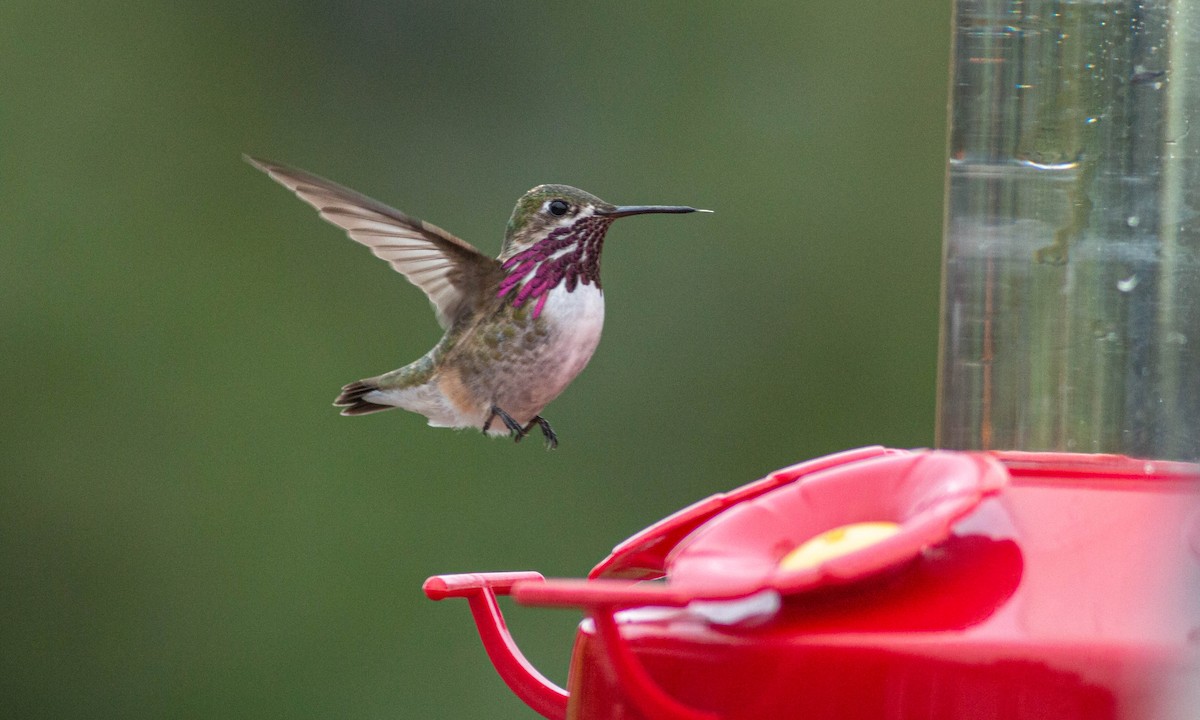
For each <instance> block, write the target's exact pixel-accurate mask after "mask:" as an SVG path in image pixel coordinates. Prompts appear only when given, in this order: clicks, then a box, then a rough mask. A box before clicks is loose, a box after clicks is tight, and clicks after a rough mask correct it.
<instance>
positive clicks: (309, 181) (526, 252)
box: [245, 156, 711, 448]
mask: <svg viewBox="0 0 1200 720" xmlns="http://www.w3.org/2000/svg"><path fill="white" fill-rule="evenodd" d="M245 160H246V161H247V162H249V163H250V164H251V165H253V166H254V167H256V168H258V169H259V170H262V171H263V172H265V173H267V174H268V175H270V176H271V178H273V179H274V180H276V181H277V182H279V183H280V184H282V185H284V186H285V187H287V188H288V189H289V190H291V191H292V192H294V193H296V195H297V196H298V197H299V198H300V199H301V200H303V201H304V202H306V203H308V204H309V205H312V206H313V207H314V208H316V209H317V211H318V212H319V213H320V215H321V217H322V218H324V219H325V220H326V221H328V222H330V223H332V224H334V225H337V226H338V227H341V228H342V229H344V230H345V231H346V232H347V234H348V235H349V236H350V237H351V238H352V239H354V240H356V241H358V242H360V243H362V244H363V245H366V246H367V247H369V248H370V249H371V252H373V253H374V254H375V255H376V256H378V257H380V258H382V259H384V260H387V261H388V262H389V263H391V265H392V267H393V268H394V269H395V270H396V271H397V272H399V273H400V274H402V275H404V276H405V277H407V278H408V279H409V280H410V281H411V282H412V283H413V284H415V285H416V286H417V287H419V288H421V290H423V291H425V294H426V295H428V296H429V300H430V302H431V303H432V304H433V308H434V312H435V313H436V314H437V319H438V322H439V323H440V324H441V326H442V327H443V328H444V329H445V330H446V333H445V335H444V336H443V337H442V339H441V340H440V341H439V342H438V344H437V345H435V346H434V347H433V349H432V350H430V351H429V352H427V353H425V355H424V356H423V357H421V358H420V359H419V360H416V361H414V362H412V363H409V364H408V365H405V366H404V367H402V368H400V369H398V370H393V371H391V372H388V373H384V374H382V375H377V376H375V377H370V378H365V379H363V380H357V381H355V382H352V383H350V384H349V385H346V386H344V387H343V388H342V392H341V394H340V395H338V397H337V399H336V400H334V401H333V404H334V405H335V406H338V407H341V408H342V415H365V414H367V413H373V412H378V411H380V410H390V409H391V408H393V407H400V408H404V409H405V410H410V411H412V412H416V413H420V414H422V415H424V416H425V417H426V418H428V419H429V424H430V425H431V426H433V427H452V428H465V427H477V428H481V429H482V430H483V432H484V433H486V434H491V435H508V434H511V435H513V436H514V438H515V440H516V441H517V442H520V441H521V438H523V437H525V435H526V434H527V433H529V431H530V430H532V429H533V426H534V425H537V426H538V427H539V428H541V431H542V434H543V435H544V436H545V439H546V445H547V447H549V448H554V447H556V446H557V445H558V436H557V435H555V433H554V430H553V429H552V428H551V427H550V423H548V422H547V421H546V419H545V418H544V417H542V416H541V414H540V413H541V412H542V409H543V408H545V407H546V405H547V404H549V403H550V401H551V400H553V399H554V398H556V397H558V395H559V393H561V392H562V391H563V390H564V389H565V388H566V387H567V385H568V384H570V382H571V381H572V380H574V379H575V376H576V375H578V374H579V372H580V371H581V370H583V368H584V366H585V365H587V362H588V360H589V359H590V358H591V357H592V352H593V351H595V349H596V344H597V343H598V342H599V341H600V330H601V326H602V325H603V323H604V296H603V294H602V293H601V290H600V251H601V249H602V248H603V245H604V235H605V233H606V232H608V227H609V225H611V224H612V221H613V220H616V219H617V218H621V217H626V216H629V215H643V214H646V213H690V212H711V211H709V210H699V211H697V210H696V208H691V207H682V206H676V205H612V204H610V203H607V202H604V201H603V200H601V199H600V198H598V197H596V196H595V195H592V194H590V193H586V192H584V191H583V190H579V189H577V188H573V187H570V186H567V185H539V186H538V187H535V188H533V189H532V190H530V191H529V192H527V193H525V194H524V195H523V196H521V199H520V200H518V201H517V206H516V207H515V208H514V209H513V213H512V217H510V218H509V220H508V228H507V230H506V232H505V234H504V244H503V246H502V247H501V249H500V256H499V257H497V258H495V259H493V258H490V257H488V256H486V255H484V254H483V253H481V252H480V251H479V250H477V249H475V248H474V247H473V246H472V245H470V244H468V243H466V242H464V241H463V240H460V239H458V238H457V237H455V236H453V235H451V234H450V233H448V232H446V231H445V230H442V229H441V228H439V227H435V226H434V225H430V224H429V223H427V222H424V221H422V220H418V219H417V218H414V217H411V216H409V215H406V214H404V213H402V212H400V211H399V210H395V209H393V208H391V207H388V206H387V205H384V204H383V203H380V202H377V201H375V200H372V199H371V198H368V197H366V196H365V195H361V194H359V193H357V192H355V191H353V190H350V189H349V188H346V187H343V186H341V185H338V184H336V183H333V182H330V181H329V180H326V179H324V178H321V177H318V176H316V175H313V174H311V173H308V172H305V171H303V170H297V169H295V168H290V167H287V166H286V165H280V164H277V163H273V162H269V161H266V160H259V159H256V158H252V157H249V156H245ZM497 421H499V422H497Z"/></svg>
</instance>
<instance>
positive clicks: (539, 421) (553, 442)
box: [517, 415, 558, 450]
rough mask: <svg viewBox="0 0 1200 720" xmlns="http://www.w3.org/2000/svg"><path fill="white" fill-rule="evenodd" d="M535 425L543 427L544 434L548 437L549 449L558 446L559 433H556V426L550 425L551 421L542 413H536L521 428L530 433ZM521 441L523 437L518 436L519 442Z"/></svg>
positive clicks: (547, 444) (547, 445) (547, 447)
mask: <svg viewBox="0 0 1200 720" xmlns="http://www.w3.org/2000/svg"><path fill="white" fill-rule="evenodd" d="M534 425H537V426H538V427H540V428H541V429H542V435H543V436H545V438H546V449H547V450H553V449H554V448H556V447H558V435H556V434H555V433H554V428H552V427H550V422H549V421H548V420H546V418H544V417H542V416H541V415H534V416H533V419H532V420H530V421H529V424H528V425H526V426H525V427H523V428H521V430H522V431H524V433H526V434H528V433H529V431H530V430H532V429H533V426H534ZM520 441H521V438H519V437H518V438H517V442H520Z"/></svg>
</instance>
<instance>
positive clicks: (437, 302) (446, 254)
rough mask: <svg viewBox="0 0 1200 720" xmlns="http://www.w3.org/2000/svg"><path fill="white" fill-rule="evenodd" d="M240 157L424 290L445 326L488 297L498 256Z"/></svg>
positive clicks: (349, 194)
mask: <svg viewBox="0 0 1200 720" xmlns="http://www.w3.org/2000/svg"><path fill="white" fill-rule="evenodd" d="M243 157H244V158H245V160H246V162H248V163H250V164H251V165H253V166H254V167H256V168H258V169H259V170H262V171H263V172H265V173H266V174H267V175H270V176H271V178H272V179H274V180H275V181H277V182H279V183H280V184H282V185H284V186H285V187H287V188H288V189H289V190H291V191H292V192H294V193H296V195H297V196H298V197H299V198H300V199H301V200H303V201H304V202H306V203H308V204H309V205H312V206H313V207H315V208H316V209H317V211H318V212H319V213H320V214H321V217H322V218H324V219H325V220H326V221H328V222H330V223H333V224H334V225H337V226H338V227H340V228H342V229H344V230H345V231H346V233H347V234H348V235H349V236H350V237H351V238H353V239H354V240H357V241H358V242H360V243H362V244H363V245H366V246H367V247H369V248H371V252H373V253H375V255H377V256H378V257H381V258H383V259H384V260H387V261H388V262H389V263H391V264H392V267H393V268H395V269H396V271H397V272H399V273H400V274H402V275H404V277H406V278H408V279H409V280H411V281H412V282H413V284H414V285H416V286H417V287H419V288H421V289H422V290H424V291H425V294H426V295H428V296H429V300H430V302H432V303H433V307H434V310H435V311H436V312H437V319H438V322H439V323H441V325H442V327H443V328H448V327H450V326H451V325H452V324H453V323H454V321H455V320H456V319H458V317H459V316H460V315H462V314H463V313H464V312H466V311H469V310H471V309H472V308H473V307H474V306H475V304H476V303H478V302H481V301H484V300H486V299H487V298H483V297H480V295H481V290H482V288H488V287H495V285H496V283H497V282H499V279H500V277H501V276H503V270H501V269H500V263H499V262H498V261H497V260H495V259H494V258H490V257H488V256H487V255H484V254H483V253H481V252H479V250H477V249H475V247H474V246H472V245H471V244H470V243H467V242H465V241H463V240H460V239H458V238H457V237H455V236H453V235H451V234H450V233H448V232H446V231H445V230H443V229H441V228H439V227H437V226H435V225H430V224H429V223H427V222H425V221H423V220H418V219H417V218H415V217H410V216H408V215H405V214H404V213H402V212H400V211H399V210H396V209H395V208H391V207H388V206H387V205H384V204H383V203H381V202H378V201H376V200H372V199H371V198H369V197H367V196H366V195H363V194H361V193H357V192H355V191H353V190H351V189H350V188H347V187H343V186H341V185H338V184H337V183H335V182H331V181H329V180H326V179H325V178H323V177H319V176H317V175H313V174H312V173H308V172H305V171H303V170H297V169H296V168H291V167H288V166H286V165H280V164H278V163H274V162H270V161H268V160H259V159H257V158H252V157H250V156H249V155H245V156H243Z"/></svg>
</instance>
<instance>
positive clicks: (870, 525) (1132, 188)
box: [424, 0, 1200, 720]
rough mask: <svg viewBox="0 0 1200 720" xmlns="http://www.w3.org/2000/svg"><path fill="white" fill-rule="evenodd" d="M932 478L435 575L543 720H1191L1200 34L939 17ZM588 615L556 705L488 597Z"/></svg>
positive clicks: (828, 460)
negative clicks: (546, 574)
mask: <svg viewBox="0 0 1200 720" xmlns="http://www.w3.org/2000/svg"><path fill="white" fill-rule="evenodd" d="M954 29H955V31H954V62H953V68H952V75H951V80H952V82H951V116H950V124H951V128H950V147H949V163H948V172H947V208H946V225H945V228H946V233H945V238H944V261H943V293H942V336H941V349H940V366H939V385H938V398H937V407H938V427H937V431H936V437H937V444H938V449H933V450H900V449H889V448H884V447H878V446H873V447H864V448H860V449H857V450H850V451H846V452H842V453H837V454H834V455H830V456H827V457H823V458H819V459H815V460H809V461H806V462H802V463H799V464H797V465H794V466H791V467H788V468H784V469H782V470H777V471H775V472H773V473H771V474H769V475H768V476H766V477H765V478H763V479H761V480H758V481H755V482H752V483H750V484H748V485H744V486H742V487H740V488H737V489H735V490H732V491H730V492H724V493H719V494H716V495H713V496H711V497H709V498H706V499H704V500H701V501H699V502H697V503H695V504H693V505H691V506H689V507H687V508H685V509H683V510H680V511H679V512H677V513H675V514H673V515H671V516H669V517H667V518H665V519H663V520H661V521H659V522H657V523H655V524H654V525H652V526H650V527H649V528H646V529H645V530H643V531H641V532H640V533H637V534H636V535H634V536H633V537H631V538H629V539H628V540H626V541H624V542H622V543H621V544H619V545H618V546H617V547H616V548H615V549H614V550H613V551H612V553H611V554H609V555H608V556H607V557H606V558H604V559H603V560H602V561H601V562H600V563H599V564H598V565H596V567H595V568H593V570H592V571H591V573H589V575H588V577H587V578H586V579H578V580H566V579H545V578H543V577H542V576H541V575H539V574H538V573H534V572H512V573H478V574H460V575H439V576H435V577H431V578H429V580H427V581H426V583H425V587H424V590H425V593H426V595H427V596H428V597H429V598H431V599H434V600H441V599H444V598H452V597H462V598H466V599H467V600H468V602H469V606H470V609H471V612H472V614H473V616H474V620H475V624H476V626H477V628H478V630H479V634H480V637H481V638H482V640H483V645H484V648H485V650H486V652H487V654H488V656H489V657H490V658H491V660H492V663H493V664H494V665H495V667H496V670H497V671H498V672H499V674H500V676H501V677H502V678H503V679H504V681H505V683H506V684H507V685H508V687H509V688H510V689H511V690H512V691H513V692H514V693H515V694H516V695H517V696H518V697H520V698H521V699H522V700H523V701H524V702H525V703H527V704H528V705H529V706H530V707H531V708H532V709H533V710H534V711H536V712H537V713H539V714H540V715H542V716H544V717H546V718H552V719H556V720H559V719H565V718H572V719H574V720H618V719H620V720H676V719H678V720H702V719H706V720H707V719H711V720H717V719H722V720H735V719H742V718H745V719H747V720H749V719H751V718H755V719H759V718H837V719H838V720H852V719H854V718H864V719H865V718H893V719H897V720H917V719H920V720H936V719H945V720H949V719H951V718H953V719H955V720H975V719H978V720H983V719H985V718H986V719H989V720H1026V719H1029V720H1032V719H1034V718H1055V719H1056V720H1141V719H1143V718H1145V719H1150V720H1183V719H1184V718H1197V717H1200V466H1198V465H1196V464H1194V463H1195V462H1196V460H1197V459H1200V219H1198V217H1200V216H1197V214H1196V213H1197V209H1200V132H1196V131H1195V129H1196V128H1200V4H1197V3H1194V2H1190V0H1158V1H1153V0H1146V1H1141V2H1135V1H1133V0H1118V1H1116V2H1104V3H1086V4H1080V3H1064V2H1028V1H1026V2H1016V0H1011V1H1004V0H999V1H997V2H988V1H986V0H958V2H957V3H956V6H955V18H954ZM499 595H511V596H512V597H514V598H515V600H516V601H517V603H519V604H521V605H524V606H531V607H540V608H572V609H575V610H576V611H580V612H582V614H583V616H584V620H583V622H582V623H581V624H580V625H579V627H578V630H577V634H576V638H575V645H574V650H573V653H572V659H571V664H570V669H569V674H568V680H567V687H566V688H565V689H564V688H560V687H558V686H556V685H555V684H553V683H552V682H550V681H549V680H547V679H546V678H545V677H544V676H542V675H541V674H540V673H538V671H537V670H536V669H535V668H533V667H532V665H531V664H530V663H529V662H528V661H527V660H526V659H525V658H524V656H523V655H522V654H521V652H520V650H519V649H518V648H517V646H516V644H515V643H514V641H513V639H512V637H511V636H510V635H509V633H508V630H507V628H506V626H505V622H504V618H503V617H502V615H501V612H500V608H499V605H498V603H497V599H496V598H497V596H499Z"/></svg>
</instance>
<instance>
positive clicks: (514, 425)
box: [483, 405, 525, 442]
mask: <svg viewBox="0 0 1200 720" xmlns="http://www.w3.org/2000/svg"><path fill="white" fill-rule="evenodd" d="M496 418H500V421H501V422H503V423H504V427H506V428H508V430H509V432H511V433H513V435H515V437H514V441H515V442H521V438H523V437H525V428H523V427H521V423H519V422H517V421H516V420H514V419H513V416H512V415H509V414H508V413H506V412H504V410H502V409H501V408H500V406H499V405H493V406H492V414H491V415H489V416H488V419H487V422H485V423H484V424H483V432H485V433H486V432H487V431H488V428H490V427H491V426H492V420H495V419H496Z"/></svg>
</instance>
